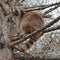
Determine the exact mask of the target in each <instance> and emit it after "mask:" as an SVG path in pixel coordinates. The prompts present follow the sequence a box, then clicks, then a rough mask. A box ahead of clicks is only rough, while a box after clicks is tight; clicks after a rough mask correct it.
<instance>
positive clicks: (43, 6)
mask: <svg viewBox="0 0 60 60" xmlns="http://www.w3.org/2000/svg"><path fill="white" fill-rule="evenodd" d="M55 5H60V2H58V3H53V4H49V5H39V6H32V7H25V8H26V9H29V8H36V7H42V8H44V9H45V8H48V7H51V6H55Z"/></svg>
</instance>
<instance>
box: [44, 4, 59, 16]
mask: <svg viewBox="0 0 60 60" xmlns="http://www.w3.org/2000/svg"><path fill="white" fill-rule="evenodd" d="M58 7H59V5H57V6H55V7H53V8H50V9H49V10H48V11H46V12H45V13H44V15H46V14H48V13H50V12H51V11H53V10H55V9H57V8H58Z"/></svg>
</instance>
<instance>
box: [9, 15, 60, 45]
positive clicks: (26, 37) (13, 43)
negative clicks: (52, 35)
mask: <svg viewBox="0 0 60 60" xmlns="http://www.w3.org/2000/svg"><path fill="white" fill-rule="evenodd" d="M59 19H60V16H59V17H57V18H56V19H54V20H53V21H52V22H50V23H48V24H47V25H45V26H43V27H42V28H40V29H38V30H36V31H34V32H32V33H31V34H29V35H26V36H24V37H23V38H22V39H20V38H19V39H20V40H17V41H14V42H11V43H9V45H11V46H12V45H17V44H19V43H21V42H23V41H25V40H26V39H28V38H29V37H32V36H33V35H35V34H36V33H38V32H42V31H44V30H45V29H46V28H48V27H50V26H52V25H53V24H54V23H56V22H58V21H59Z"/></svg>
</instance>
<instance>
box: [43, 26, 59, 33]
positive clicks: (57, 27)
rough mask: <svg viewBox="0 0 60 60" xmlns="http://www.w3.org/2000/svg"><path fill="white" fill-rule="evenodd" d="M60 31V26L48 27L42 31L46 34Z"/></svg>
mask: <svg viewBox="0 0 60 60" xmlns="http://www.w3.org/2000/svg"><path fill="white" fill-rule="evenodd" d="M58 29H59V30H60V25H58V26H56V27H50V28H48V29H46V30H44V31H43V33H47V32H51V31H55V30H58Z"/></svg>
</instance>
